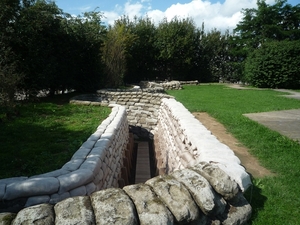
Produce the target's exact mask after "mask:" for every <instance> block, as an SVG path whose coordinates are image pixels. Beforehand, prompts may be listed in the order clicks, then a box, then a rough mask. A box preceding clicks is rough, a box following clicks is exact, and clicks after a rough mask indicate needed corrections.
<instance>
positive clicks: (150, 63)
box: [122, 17, 158, 83]
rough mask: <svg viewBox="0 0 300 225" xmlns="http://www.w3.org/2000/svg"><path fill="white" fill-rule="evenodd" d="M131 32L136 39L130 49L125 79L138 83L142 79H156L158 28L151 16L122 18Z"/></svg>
mask: <svg viewBox="0 0 300 225" xmlns="http://www.w3.org/2000/svg"><path fill="white" fill-rule="evenodd" d="M122 20H123V21H124V23H125V24H126V26H127V27H128V28H129V29H130V31H131V33H132V34H133V35H135V37H136V38H135V41H134V42H133V43H132V45H131V47H130V48H129V49H128V51H129V55H130V57H129V58H128V62H127V67H128V70H127V72H126V74H125V81H126V82H131V83H136V82H139V81H141V80H154V79H155V78H156V70H155V65H156V62H155V60H156V59H155V57H156V55H157V54H158V49H157V48H155V42H156V40H157V29H156V27H155V25H154V23H153V22H152V21H151V19H150V18H149V17H145V18H139V19H138V18H134V20H133V21H129V19H128V17H127V18H126V17H125V18H123V19H122Z"/></svg>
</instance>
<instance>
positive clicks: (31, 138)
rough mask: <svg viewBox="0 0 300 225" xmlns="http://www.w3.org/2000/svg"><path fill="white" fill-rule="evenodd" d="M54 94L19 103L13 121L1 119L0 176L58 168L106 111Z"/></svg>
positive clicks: (29, 174)
mask: <svg viewBox="0 0 300 225" xmlns="http://www.w3.org/2000/svg"><path fill="white" fill-rule="evenodd" d="M54 97H55V98H42V99H40V102H38V103H37V102H35V103H26V104H23V105H20V106H19V110H20V113H21V116H20V117H17V118H15V119H14V120H9V121H8V120H5V119H3V118H2V119H3V120H2V122H1V123H0V142H1V148H0V178H7V177H14V176H32V175H37V174H41V173H45V172H50V171H53V170H56V169H59V168H61V166H63V165H64V164H65V163H66V162H68V160H70V158H71V157H72V155H73V154H74V152H75V151H77V149H78V148H79V147H80V146H81V145H82V143H83V142H84V141H86V139H87V138H88V137H89V136H90V135H91V134H92V133H93V132H94V131H95V129H96V128H97V126H99V124H101V122H102V121H103V120H104V119H105V118H107V116H108V114H109V113H110V109H109V108H107V107H100V106H79V105H72V104H69V103H68V100H69V98H70V95H57V96H54ZM0 118H1V113H0Z"/></svg>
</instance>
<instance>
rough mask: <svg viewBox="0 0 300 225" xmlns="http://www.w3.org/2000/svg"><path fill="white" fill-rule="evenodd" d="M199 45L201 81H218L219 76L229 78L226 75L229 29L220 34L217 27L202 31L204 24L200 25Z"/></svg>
mask: <svg viewBox="0 0 300 225" xmlns="http://www.w3.org/2000/svg"><path fill="white" fill-rule="evenodd" d="M202 31H203V32H201V33H202V34H201V38H200V41H199V45H200V48H201V60H202V63H201V64H202V69H203V70H204V71H205V72H204V73H203V76H202V81H206V82H207V81H209V82H211V81H219V79H220V78H222V79H226V80H230V79H232V77H230V76H228V73H229V72H230V71H229V67H228V61H229V55H228V51H229V43H228V41H229V38H230V35H229V31H226V32H225V34H222V33H221V31H219V30H217V29H212V30H211V31H210V32H207V33H205V32H204V24H203V27H202ZM203 67H204V68H203Z"/></svg>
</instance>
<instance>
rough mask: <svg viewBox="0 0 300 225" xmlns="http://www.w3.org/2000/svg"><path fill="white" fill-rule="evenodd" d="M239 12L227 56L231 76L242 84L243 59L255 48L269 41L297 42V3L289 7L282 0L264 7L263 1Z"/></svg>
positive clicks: (299, 35) (299, 15) (299, 14)
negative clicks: (235, 75)
mask: <svg viewBox="0 0 300 225" xmlns="http://www.w3.org/2000/svg"><path fill="white" fill-rule="evenodd" d="M242 13H243V15H244V16H243V18H242V20H241V21H240V22H239V23H238V25H237V27H236V28H235V29H234V35H233V36H232V38H231V41H230V45H231V48H230V52H229V56H230V58H231V63H230V64H231V65H232V68H233V69H234V70H233V71H234V73H235V74H236V73H238V75H239V77H240V80H243V81H244V80H245V77H243V76H244V75H245V70H244V69H245V68H244V66H245V60H246V58H247V56H248V55H249V54H251V53H252V52H253V51H254V50H255V49H258V48H260V47H261V46H262V45H264V43H267V42H271V41H283V40H289V41H295V40H299V39H300V4H298V5H296V6H292V5H290V4H287V1H286V0H277V1H276V2H275V4H273V5H268V4H267V3H266V1H265V0H258V1H257V8H250V9H243V11H242ZM287 52H288V50H287ZM252 57H253V55H252ZM288 57H289V56H288ZM280 59H281V57H280V58H279V59H278V60H280ZM270 69H272V68H270ZM270 73H272V72H270ZM291 73H292V72H291ZM247 76H248V75H247ZM247 79H248V78H246V80H247ZM257 82H258V83H260V82H261V81H257ZM276 82H277V81H276ZM276 82H275V83H276ZM296 82H297V81H296ZM264 85H265V84H261V85H259V86H264ZM275 86H276V85H275Z"/></svg>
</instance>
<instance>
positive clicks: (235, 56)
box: [0, 0, 300, 106]
mask: <svg viewBox="0 0 300 225" xmlns="http://www.w3.org/2000/svg"><path fill="white" fill-rule="evenodd" d="M0 8H1V11H0V103H1V104H2V105H7V106H9V104H10V103H11V102H13V99H14V94H15V93H16V92H24V93H25V94H26V95H27V96H34V95H35V94H36V92H38V91H40V90H48V91H49V93H50V94H53V93H54V92H55V91H56V90H65V89H75V90H77V91H84V92H92V91H94V90H96V89H98V88H101V87H105V86H109V87H119V86H122V85H124V84H126V83H137V82H139V81H141V80H155V79H158V80H165V79H177V80H193V79H197V80H199V81H200V82H214V81H219V79H220V78H221V79H224V80H229V81H240V80H242V81H245V82H248V83H250V84H252V85H254V86H260V87H292V88H299V87H300V78H299V77H300V71H299V68H300V65H299V63H300V62H299V59H298V56H299V55H300V49H299V39H300V5H296V6H291V5H289V4H287V1H286V0H277V1H276V3H275V4H274V5H268V4H266V2H265V1H264V0H258V1H257V8H255V9H244V10H243V11H242V13H243V15H244V16H243V18H242V20H241V21H240V22H239V23H238V25H237V27H236V29H235V30H234V33H232V34H231V33H229V31H226V32H225V33H222V32H221V31H219V30H216V29H212V30H210V31H206V30H205V27H204V24H203V25H202V27H200V28H199V27H197V26H196V25H195V22H194V21H193V20H192V19H191V18H184V19H180V18H177V17H174V18H173V19H172V20H171V21H167V19H164V20H162V21H160V22H159V24H158V25H155V24H154V22H153V21H152V20H151V18H149V17H144V18H134V19H129V18H128V17H126V16H124V17H122V18H120V19H119V20H116V21H115V23H114V24H113V25H111V26H104V25H103V22H102V18H103V14H102V13H101V12H99V11H97V10H96V11H93V12H87V13H84V14H82V15H78V16H76V17H74V16H71V15H69V14H67V13H65V12H63V11H62V10H61V9H59V8H58V7H57V5H56V4H55V2H53V1H47V0H21V1H20V0H1V1H0ZM283 56H284V57H285V58H284V60H281V58H282V57H283Z"/></svg>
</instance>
